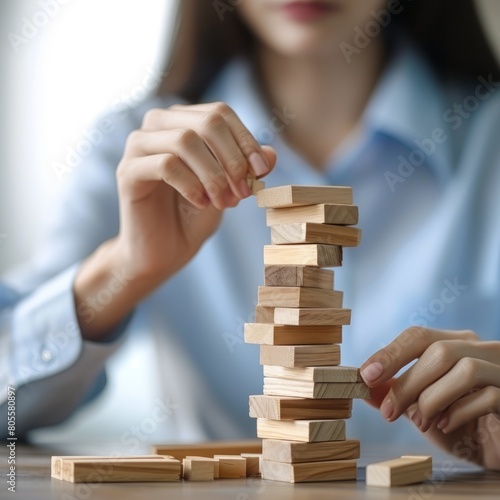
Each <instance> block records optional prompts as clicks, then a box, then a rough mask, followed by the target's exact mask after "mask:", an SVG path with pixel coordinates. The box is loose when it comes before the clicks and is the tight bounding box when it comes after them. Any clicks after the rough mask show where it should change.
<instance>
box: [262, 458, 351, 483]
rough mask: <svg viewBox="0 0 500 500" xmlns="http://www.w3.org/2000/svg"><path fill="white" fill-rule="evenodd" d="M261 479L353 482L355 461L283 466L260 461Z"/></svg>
mask: <svg viewBox="0 0 500 500" xmlns="http://www.w3.org/2000/svg"><path fill="white" fill-rule="evenodd" d="M262 479H270V480H273V481H284V482H286V483H308V482H316V481H355V480H356V461H355V460H335V461H330V462H310V463H298V464H285V463H280V462H271V461H268V460H262Z"/></svg>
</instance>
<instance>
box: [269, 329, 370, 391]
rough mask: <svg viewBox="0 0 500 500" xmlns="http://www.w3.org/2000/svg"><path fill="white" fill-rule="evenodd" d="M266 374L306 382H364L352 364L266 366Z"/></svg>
mask: <svg viewBox="0 0 500 500" xmlns="http://www.w3.org/2000/svg"><path fill="white" fill-rule="evenodd" d="M303 328H305V327H303ZM264 376H265V377H272V378H284V379H288V380H303V381H305V382H363V379H362V377H361V375H360V373H359V368H354V367H351V366H308V367H303V368H286V367H283V366H264Z"/></svg>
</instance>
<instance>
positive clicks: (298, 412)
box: [249, 395, 352, 460]
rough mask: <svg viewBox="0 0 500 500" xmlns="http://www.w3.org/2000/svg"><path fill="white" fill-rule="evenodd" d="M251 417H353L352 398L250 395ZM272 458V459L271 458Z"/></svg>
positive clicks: (271, 418)
mask: <svg viewBox="0 0 500 500" xmlns="http://www.w3.org/2000/svg"><path fill="white" fill-rule="evenodd" d="M249 406H250V413H249V414H250V417H252V418H266V419H268V420H312V419H319V420H332V419H333V420H338V419H346V418H351V413H352V400H351V399H303V398H293V397H292V398H290V397H283V396H266V395H257V396H250V398H249ZM270 460H271V459H270Z"/></svg>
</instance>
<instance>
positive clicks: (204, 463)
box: [182, 457, 218, 481]
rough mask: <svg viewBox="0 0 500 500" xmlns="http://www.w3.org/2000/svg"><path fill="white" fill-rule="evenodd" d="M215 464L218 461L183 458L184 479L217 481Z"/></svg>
mask: <svg viewBox="0 0 500 500" xmlns="http://www.w3.org/2000/svg"><path fill="white" fill-rule="evenodd" d="M215 462H218V460H215V459H210V458H203V457H186V458H183V459H182V477H183V478H184V479H187V480H188V481H213V480H214V479H215V465H214V463H215ZM217 465H218V464H217Z"/></svg>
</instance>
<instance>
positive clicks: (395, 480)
mask: <svg viewBox="0 0 500 500" xmlns="http://www.w3.org/2000/svg"><path fill="white" fill-rule="evenodd" d="M431 478H432V457H430V456H410V455H404V456H402V457H401V458H396V459H394V460H387V461H385V462H379V463H376V464H370V465H368V466H367V467H366V484H367V485H368V486H385V487H390V486H405V485H408V484H414V483H420V482H422V481H426V480H427V479H431Z"/></svg>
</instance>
